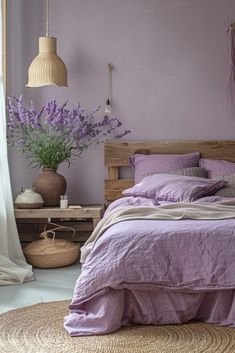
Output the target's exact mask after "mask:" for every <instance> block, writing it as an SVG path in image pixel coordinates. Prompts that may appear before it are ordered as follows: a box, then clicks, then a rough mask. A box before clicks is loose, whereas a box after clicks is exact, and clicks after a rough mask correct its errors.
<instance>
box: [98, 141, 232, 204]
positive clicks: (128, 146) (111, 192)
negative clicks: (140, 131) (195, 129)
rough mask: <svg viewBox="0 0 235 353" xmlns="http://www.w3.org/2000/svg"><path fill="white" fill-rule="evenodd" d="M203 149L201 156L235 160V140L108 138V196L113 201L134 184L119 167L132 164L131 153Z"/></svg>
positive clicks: (167, 152)
mask: <svg viewBox="0 0 235 353" xmlns="http://www.w3.org/2000/svg"><path fill="white" fill-rule="evenodd" d="M197 151H198V152H200V153H201V157H202V158H210V159H224V160H227V161H232V162H235V141H188V140H181V141H108V142H106V143H105V146H104V153H105V166H106V167H107V168H108V179H107V180H105V200H106V203H110V202H111V201H114V200H116V199H118V198H120V197H122V191H123V190H124V189H127V188H128V187H131V186H132V185H133V184H134V180H133V179H119V168H120V167H126V166H129V157H130V156H131V155H132V154H134V153H136V152H138V153H140V152H142V153H159V154H184V153H190V152H197Z"/></svg>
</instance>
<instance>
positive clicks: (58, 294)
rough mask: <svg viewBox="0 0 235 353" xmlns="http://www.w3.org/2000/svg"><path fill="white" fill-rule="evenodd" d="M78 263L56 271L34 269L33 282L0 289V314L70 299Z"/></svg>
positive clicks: (79, 270) (78, 269)
mask: <svg viewBox="0 0 235 353" xmlns="http://www.w3.org/2000/svg"><path fill="white" fill-rule="evenodd" d="M80 272H81V265H80V264H79V263H77V264H75V265H72V266H68V267H63V268H57V269H48V270H43V269H35V270H34V276H35V280H34V281H31V282H27V283H24V284H19V285H14V286H1V287H0V313H3V312H5V311H8V310H12V309H16V308H19V307H22V306H28V305H32V304H36V303H41V302H48V301H53V300H63V299H71V298H72V295H73V289H74V285H75V282H76V279H77V277H78V276H79V274H80Z"/></svg>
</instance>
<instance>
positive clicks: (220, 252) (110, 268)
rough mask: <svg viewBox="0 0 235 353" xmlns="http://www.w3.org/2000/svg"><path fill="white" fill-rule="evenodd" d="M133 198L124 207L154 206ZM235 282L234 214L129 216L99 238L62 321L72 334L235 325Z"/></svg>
mask: <svg viewBox="0 0 235 353" xmlns="http://www.w3.org/2000/svg"><path fill="white" fill-rule="evenodd" d="M138 199H139V200H137V199H136V198H134V200H133V198H126V199H125V200H123V201H122V206H123V202H125V203H126V204H127V205H128V206H131V204H132V202H134V203H135V206H136V205H137V203H138V202H139V204H140V205H143V203H144V204H145V205H146V206H152V207H156V204H152V205H151V204H150V203H149V202H152V201H151V200H141V199H140V198H138ZM116 206H117V207H118V206H120V204H119V203H118V202H117V203H116ZM114 208H115V205H114V206H113V205H112V212H114ZM108 212H109V210H108V211H106V214H108ZM234 289H235V220H234V219H227V220H219V221H217V220H213V221H210V220H197V221H195V220H178V221H176V220H170V221H169V220H167V221H163V220H129V221H126V222H120V223H118V224H115V225H113V226H112V227H110V228H109V229H107V230H106V231H105V232H104V234H103V235H102V236H101V237H100V238H99V239H98V240H97V242H96V244H95V246H94V247H93V249H92V251H91V253H90V255H89V256H88V257H87V259H86V261H85V263H84V265H83V268H82V273H81V275H80V277H79V278H78V280H77V283H76V286H75V291H74V297H73V300H72V303H71V304H70V313H69V314H68V316H66V317H65V320H64V325H65V328H66V330H67V331H68V332H69V334H70V335H72V336H79V335H92V334H103V333H109V332H112V331H114V330H116V329H118V328H120V327H121V326H123V325H129V324H133V323H135V324H136V323H137V324H156V325H157V324H158V325H159V324H161V325H162V324H173V323H183V322H186V321H189V320H191V319H194V320H195V319H196V320H197V319H198V320H203V321H207V322H213V323H216V324H222V325H231V326H235V300H234Z"/></svg>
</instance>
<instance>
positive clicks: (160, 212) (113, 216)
mask: <svg viewBox="0 0 235 353" xmlns="http://www.w3.org/2000/svg"><path fill="white" fill-rule="evenodd" d="M231 218H235V203H234V199H233V200H231V201H224V202H221V203H214V204H208V203H174V204H172V203H171V204H166V205H161V206H157V207H156V208H154V207H140V206H137V207H134V206H130V207H128V206H127V207H119V208H117V209H115V210H113V211H112V212H110V213H109V214H108V215H107V216H105V217H104V218H103V219H102V220H101V221H100V222H99V223H98V225H97V227H96V228H95V229H94V231H93V233H92V235H91V236H90V238H89V239H88V240H87V241H86V243H85V244H84V246H83V247H82V248H81V263H84V262H85V260H86V258H87V256H88V255H89V254H90V252H91V250H92V248H93V246H94V244H95V242H96V241H97V240H98V239H99V238H100V237H101V236H102V234H103V233H104V232H105V231H106V230H107V229H108V228H110V227H111V226H113V225H114V224H117V223H119V222H123V221H128V220H141V219H151V220H166V221H171V220H182V219H192V220H221V219H231Z"/></svg>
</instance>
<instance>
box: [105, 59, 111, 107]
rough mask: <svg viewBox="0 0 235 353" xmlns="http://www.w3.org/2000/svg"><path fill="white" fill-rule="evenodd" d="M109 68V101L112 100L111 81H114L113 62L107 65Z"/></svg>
mask: <svg viewBox="0 0 235 353" xmlns="http://www.w3.org/2000/svg"><path fill="white" fill-rule="evenodd" d="M106 68H107V70H108V99H109V102H111V81H112V68H113V67H112V65H111V64H107V66H106Z"/></svg>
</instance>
